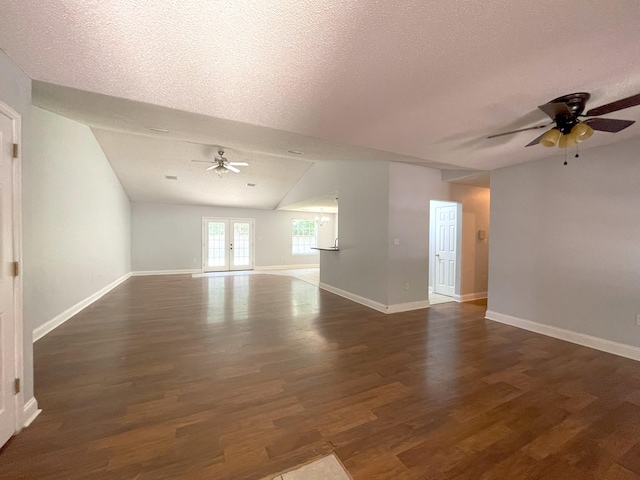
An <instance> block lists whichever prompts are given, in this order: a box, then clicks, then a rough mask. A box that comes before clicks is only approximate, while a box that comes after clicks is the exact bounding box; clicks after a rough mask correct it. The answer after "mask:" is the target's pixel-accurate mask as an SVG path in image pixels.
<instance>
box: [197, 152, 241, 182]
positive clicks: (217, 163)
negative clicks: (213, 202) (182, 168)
mask: <svg viewBox="0 0 640 480" xmlns="http://www.w3.org/2000/svg"><path fill="white" fill-rule="evenodd" d="M191 161H192V162H203V163H211V164H213V165H211V166H210V167H209V168H207V170H213V171H214V172H216V173H217V174H218V176H219V177H222V175H223V174H224V173H227V172H229V171H231V172H233V173H240V170H238V169H237V168H236V167H248V166H249V164H248V163H247V162H230V161H229V160H227V159H226V158H225V157H224V150H222V149H220V150H218V156H217V157H214V158H213V159H212V160H191Z"/></svg>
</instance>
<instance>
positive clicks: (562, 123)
mask: <svg viewBox="0 0 640 480" xmlns="http://www.w3.org/2000/svg"><path fill="white" fill-rule="evenodd" d="M590 98H591V95H590V94H588V93H587V92H579V93H570V94H569V95H563V96H562V97H558V98H555V99H553V100H551V101H550V102H549V103H564V104H565V105H566V106H567V107H569V110H570V112H571V113H568V114H565V113H559V114H558V115H556V118H555V122H556V125H557V126H558V130H560V131H561V132H562V133H563V134H564V135H568V134H569V133H571V130H572V129H573V127H574V126H575V125H576V124H577V123H579V122H578V117H579V116H580V115H582V112H584V109H585V107H586V105H587V101H589V99H590Z"/></svg>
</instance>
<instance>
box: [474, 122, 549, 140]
mask: <svg viewBox="0 0 640 480" xmlns="http://www.w3.org/2000/svg"><path fill="white" fill-rule="evenodd" d="M548 126H549V125H538V126H536V127H528V128H521V129H520V130H511V131H510V132H504V133H496V134H495V135H489V136H488V137H487V138H496V137H502V136H504V135H511V134H512V133H519V132H526V131H528V130H538V129H539V128H547V127H548Z"/></svg>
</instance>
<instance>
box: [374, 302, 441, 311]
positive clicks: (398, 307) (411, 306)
mask: <svg viewBox="0 0 640 480" xmlns="http://www.w3.org/2000/svg"><path fill="white" fill-rule="evenodd" d="M430 306H431V304H430V303H429V300H420V301H417V302H407V303H394V304H393V305H387V311H386V312H385V313H400V312H410V311H411V310H420V309H422V308H429V307H430Z"/></svg>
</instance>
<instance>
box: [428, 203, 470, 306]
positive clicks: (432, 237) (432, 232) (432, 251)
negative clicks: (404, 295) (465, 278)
mask: <svg viewBox="0 0 640 480" xmlns="http://www.w3.org/2000/svg"><path fill="white" fill-rule="evenodd" d="M429 203H430V205H429V293H435V292H436V285H435V278H436V270H435V269H436V265H435V263H436V262H435V259H436V235H437V232H436V215H435V211H436V208H437V207H446V206H453V205H455V206H456V207H457V212H456V237H457V238H456V281H455V284H454V295H453V296H452V297H451V298H453V299H454V300H458V299H459V296H460V282H461V275H462V223H463V222H462V203H460V202H454V201H452V200H431V201H430V202H429ZM439 295H442V294H439Z"/></svg>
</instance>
